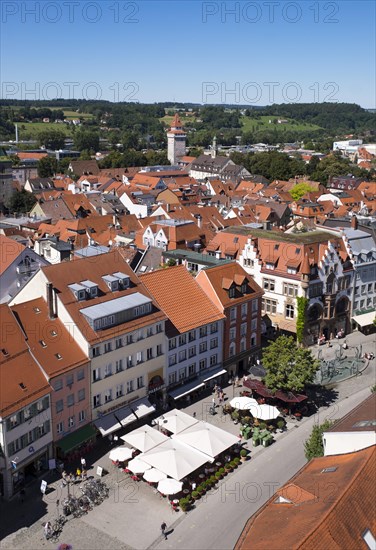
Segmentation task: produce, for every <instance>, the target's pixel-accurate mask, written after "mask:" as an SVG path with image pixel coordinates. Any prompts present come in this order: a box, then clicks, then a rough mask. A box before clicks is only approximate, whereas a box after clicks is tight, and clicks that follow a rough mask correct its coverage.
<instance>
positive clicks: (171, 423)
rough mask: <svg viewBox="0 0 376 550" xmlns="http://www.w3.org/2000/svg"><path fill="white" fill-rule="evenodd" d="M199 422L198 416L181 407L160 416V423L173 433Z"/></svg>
mask: <svg viewBox="0 0 376 550" xmlns="http://www.w3.org/2000/svg"><path fill="white" fill-rule="evenodd" d="M197 422H198V420H196V418H193V416H190V415H189V414H187V413H185V412H183V411H180V410H179V409H174V410H172V411H169V412H167V413H165V414H164V415H163V416H160V417H159V418H158V424H159V425H160V426H161V427H162V428H165V429H166V430H168V431H169V432H172V433H173V434H177V433H179V432H181V431H183V430H185V429H186V428H189V426H193V424H196V423H197Z"/></svg>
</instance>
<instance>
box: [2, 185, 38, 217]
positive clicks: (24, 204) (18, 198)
mask: <svg viewBox="0 0 376 550" xmlns="http://www.w3.org/2000/svg"><path fill="white" fill-rule="evenodd" d="M36 202H37V201H36V199H35V197H34V195H33V194H32V193H29V192H28V191H25V189H22V191H15V192H14V193H13V195H12V196H11V198H10V200H9V203H8V209H9V211H10V212H17V213H18V214H26V213H27V212H30V210H31V209H32V208H33V206H34V204H35V203H36Z"/></svg>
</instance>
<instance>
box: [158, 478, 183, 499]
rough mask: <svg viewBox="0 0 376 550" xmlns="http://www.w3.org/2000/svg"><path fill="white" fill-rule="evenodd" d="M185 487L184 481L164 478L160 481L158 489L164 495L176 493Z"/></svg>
mask: <svg viewBox="0 0 376 550" xmlns="http://www.w3.org/2000/svg"><path fill="white" fill-rule="evenodd" d="M182 488H183V483H182V482H181V481H176V479H171V478H170V477H169V478H167V479H162V481H160V482H159V483H158V486H157V489H158V491H159V492H160V493H162V494H163V495H176V493H179V491H181V490H182Z"/></svg>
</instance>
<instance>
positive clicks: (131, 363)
mask: <svg viewBox="0 0 376 550" xmlns="http://www.w3.org/2000/svg"><path fill="white" fill-rule="evenodd" d="M132 367H133V359H132V355H129V356H128V359H127V369H131V368H132Z"/></svg>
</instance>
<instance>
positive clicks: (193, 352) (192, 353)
mask: <svg viewBox="0 0 376 550" xmlns="http://www.w3.org/2000/svg"><path fill="white" fill-rule="evenodd" d="M195 355H196V346H192V347H191V348H189V349H188V357H194V356H195Z"/></svg>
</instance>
